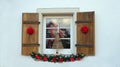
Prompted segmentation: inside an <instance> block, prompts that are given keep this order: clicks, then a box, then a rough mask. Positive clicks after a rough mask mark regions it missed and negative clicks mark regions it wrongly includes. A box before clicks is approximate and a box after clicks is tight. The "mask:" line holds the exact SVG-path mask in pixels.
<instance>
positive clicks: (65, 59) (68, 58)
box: [30, 52, 85, 63]
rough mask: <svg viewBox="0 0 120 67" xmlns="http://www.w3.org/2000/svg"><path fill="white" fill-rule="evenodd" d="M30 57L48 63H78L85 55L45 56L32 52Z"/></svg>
mask: <svg viewBox="0 0 120 67" xmlns="http://www.w3.org/2000/svg"><path fill="white" fill-rule="evenodd" d="M30 56H31V57H32V58H33V59H34V60H36V61H48V62H54V63H55V62H73V61H80V60H81V59H83V58H84V57H85V54H83V53H81V54H77V55H74V54H71V55H47V54H40V53H38V54H36V53H34V52H32V53H31V54H30Z"/></svg>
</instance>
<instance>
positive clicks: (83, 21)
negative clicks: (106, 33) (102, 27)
mask: <svg viewBox="0 0 120 67" xmlns="http://www.w3.org/2000/svg"><path fill="white" fill-rule="evenodd" d="M89 22H91V21H90V20H78V21H76V22H75V23H89Z"/></svg>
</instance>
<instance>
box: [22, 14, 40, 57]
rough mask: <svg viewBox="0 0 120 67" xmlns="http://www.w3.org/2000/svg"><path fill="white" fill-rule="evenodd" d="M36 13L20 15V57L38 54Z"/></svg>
mask: <svg viewBox="0 0 120 67" xmlns="http://www.w3.org/2000/svg"><path fill="white" fill-rule="evenodd" d="M38 20H39V16H38V13H23V14H22V55H27V56H28V55H30V53H31V52H35V53H38V46H39V44H38V30H39V25H38V24H39V22H38Z"/></svg>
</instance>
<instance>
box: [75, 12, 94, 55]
mask: <svg viewBox="0 0 120 67" xmlns="http://www.w3.org/2000/svg"><path fill="white" fill-rule="evenodd" d="M94 24H95V21H94V12H78V13H77V21H76V25H77V44H76V48H77V53H84V54H86V55H87V56H92V55H95V43H94V41H95V33H94ZM83 26H86V27H87V28H88V32H87V33H83V32H82V31H81V28H82V27H83Z"/></svg>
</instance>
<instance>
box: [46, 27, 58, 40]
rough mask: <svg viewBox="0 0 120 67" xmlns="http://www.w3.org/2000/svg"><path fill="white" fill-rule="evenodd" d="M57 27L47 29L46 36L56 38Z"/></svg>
mask: <svg viewBox="0 0 120 67" xmlns="http://www.w3.org/2000/svg"><path fill="white" fill-rule="evenodd" d="M56 33H57V29H46V38H55V36H56Z"/></svg>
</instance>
